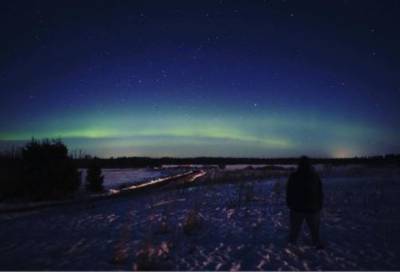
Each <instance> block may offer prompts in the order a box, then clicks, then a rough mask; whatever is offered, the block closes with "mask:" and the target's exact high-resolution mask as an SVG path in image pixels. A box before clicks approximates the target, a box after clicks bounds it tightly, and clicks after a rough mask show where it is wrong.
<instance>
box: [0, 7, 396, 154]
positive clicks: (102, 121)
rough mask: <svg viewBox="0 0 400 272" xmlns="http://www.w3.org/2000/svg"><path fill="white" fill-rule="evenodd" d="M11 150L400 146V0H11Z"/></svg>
mask: <svg viewBox="0 0 400 272" xmlns="http://www.w3.org/2000/svg"><path fill="white" fill-rule="evenodd" d="M0 5H1V9H0V29H1V41H2V42H1V44H0V149H3V150H5V149H7V148H10V146H12V145H18V144H22V143H24V142H25V141H27V140H29V139H30V138H31V137H35V138H45V137H61V138H62V139H63V141H64V142H65V143H66V144H67V145H68V147H69V148H70V150H82V151H83V152H84V153H88V154H91V155H97V156H101V157H110V156H115V157H116V156H151V157H159V156H175V157H187V156H235V157H287V156H299V155H302V154H307V155H309V156H319V157H349V156H366V155H377V154H387V153H399V152H400V143H399V139H400V122H398V120H399V119H400V118H399V117H400V107H399V101H400V50H399V48H400V35H399V34H400V31H399V26H400V16H399V14H400V1H396V0H394V1H390V0H387V1H382V0H376V1H350V0H348V1H344V0H343V1H340V0H337V1H307V0H305V1H297V0H285V1H273V0H266V1H262V0H261V1H259V0H252V1H223V0H219V1H218V0H216V1H204V0H202V1H161V0H160V1H153V0H146V1H139V0H137V1H3V2H1V4H0Z"/></svg>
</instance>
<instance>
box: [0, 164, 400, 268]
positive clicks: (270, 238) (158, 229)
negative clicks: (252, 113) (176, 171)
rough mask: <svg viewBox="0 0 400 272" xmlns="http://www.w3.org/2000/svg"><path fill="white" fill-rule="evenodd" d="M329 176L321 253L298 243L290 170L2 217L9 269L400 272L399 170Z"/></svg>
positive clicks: (0, 233) (3, 263)
mask: <svg viewBox="0 0 400 272" xmlns="http://www.w3.org/2000/svg"><path fill="white" fill-rule="evenodd" d="M377 173H378V174H377V175H374V176H369V175H358V176H351V177H346V176H343V175H336V176H332V177H324V178H323V183H324V189H325V208H324V211H323V216H322V226H321V232H322V238H323V239H324V241H325V242H326V245H327V247H326V249H325V250H322V251H317V250H316V249H314V248H313V247H311V246H310V241H309V239H308V236H307V235H304V234H303V235H302V236H301V239H300V241H299V244H298V246H296V247H293V246H288V245H287V244H286V235H287V232H288V226H287V222H288V211H287V208H286V206H285V201H284V199H285V192H284V181H285V178H281V179H274V180H270V179H267V180H259V181H257V182H252V181H250V180H249V182H247V183H235V184H222V185H207V186H199V187H193V188H187V189H184V190H183V189H180V190H171V191H166V192H162V191H161V192H154V193H152V194H149V195H145V196H138V197H124V198H118V199H110V200H103V201H99V202H96V203H95V204H87V205H82V206H70V207H69V206H65V207H58V208H52V209H47V210H39V211H35V212H30V213H21V214H7V215H4V214H3V215H1V216H0V241H1V243H0V269H1V270H5V269H6V270H11V269H13V270H26V269H29V270H42V269H48V270H57V269H62V270H70V269H73V270H121V269H123V270H129V269H132V268H133V269H135V268H136V269H145V268H148V269H164V270H165V269H176V270H231V269H232V270H278V269H280V270H295V269H296V270H319V269H322V270H399V269H400V213H399V212H398V208H399V204H400V198H399V194H400V181H399V171H398V169H397V170H393V169H392V170H388V171H384V173H386V174H385V175H382V174H381V172H379V171H378V172H377Z"/></svg>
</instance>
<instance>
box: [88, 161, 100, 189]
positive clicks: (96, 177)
mask: <svg viewBox="0 0 400 272" xmlns="http://www.w3.org/2000/svg"><path fill="white" fill-rule="evenodd" d="M103 182H104V177H103V176H102V175H101V168H100V166H99V165H98V163H96V162H93V163H92V164H91V165H90V166H89V168H88V170H87V175H86V190H87V191H89V192H102V191H103V190H104V188H103Z"/></svg>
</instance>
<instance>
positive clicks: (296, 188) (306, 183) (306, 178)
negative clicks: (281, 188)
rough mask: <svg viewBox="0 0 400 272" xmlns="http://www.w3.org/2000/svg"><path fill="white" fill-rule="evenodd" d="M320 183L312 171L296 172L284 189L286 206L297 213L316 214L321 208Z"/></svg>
mask: <svg viewBox="0 0 400 272" xmlns="http://www.w3.org/2000/svg"><path fill="white" fill-rule="evenodd" d="M322 202H323V192H322V183H321V179H320V177H319V176H318V174H317V173H316V172H315V171H314V169H312V168H311V169H309V170H306V171H300V170H297V171H296V172H294V173H292V174H291V175H290V177H289V180H288V183H287V187H286V203H287V206H288V207H289V208H290V209H291V210H294V211H297V212H317V211H320V210H321V208H322Z"/></svg>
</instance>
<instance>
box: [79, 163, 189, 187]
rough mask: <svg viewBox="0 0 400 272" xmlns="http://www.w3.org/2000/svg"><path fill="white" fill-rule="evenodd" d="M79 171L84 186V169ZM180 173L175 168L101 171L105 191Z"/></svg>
mask: <svg viewBox="0 0 400 272" xmlns="http://www.w3.org/2000/svg"><path fill="white" fill-rule="evenodd" d="M80 171H81V172H82V184H84V182H85V178H86V169H80ZM180 172H182V170H180V169H177V168H168V169H163V168H159V169H153V168H137V169H129V168H128V169H126V168H124V169H118V168H117V169H107V168H106V169H102V174H103V176H104V187H105V188H106V189H111V188H118V187H120V186H124V185H127V184H135V183H138V182H141V181H146V180H151V179H158V178H162V177H167V176H170V175H175V174H178V173H180Z"/></svg>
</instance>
